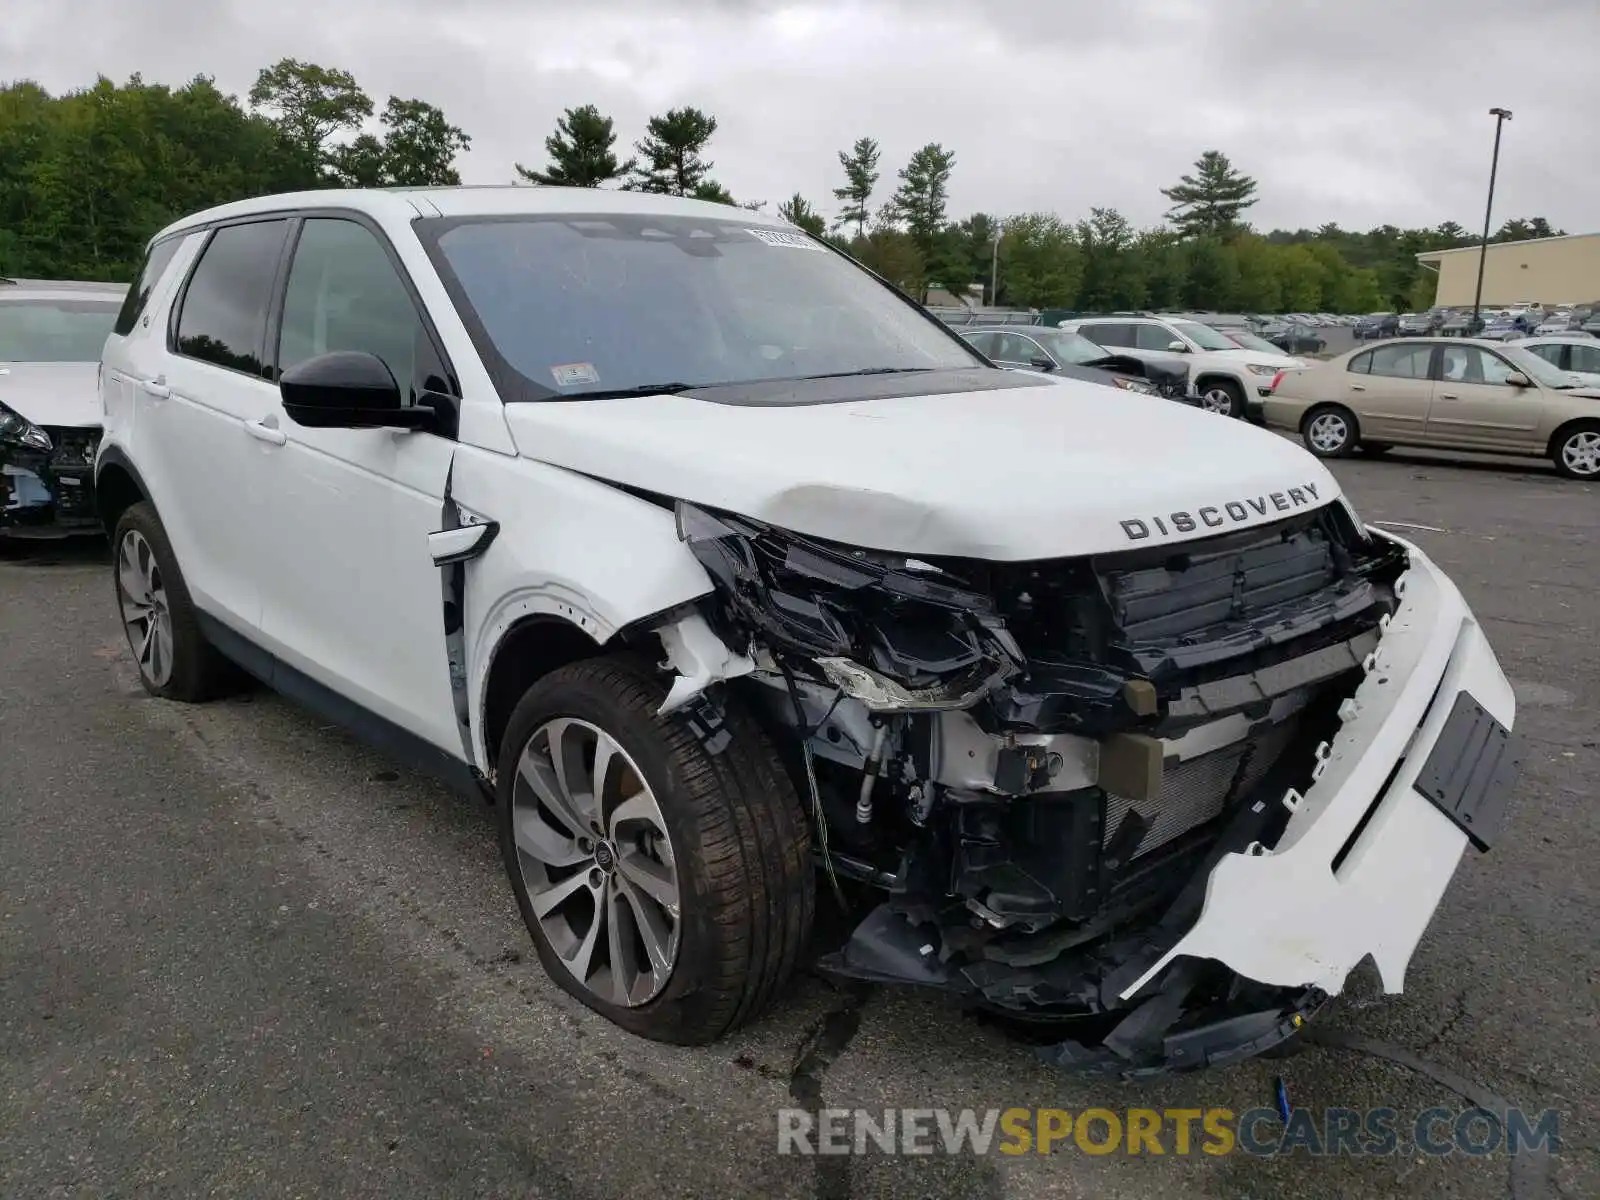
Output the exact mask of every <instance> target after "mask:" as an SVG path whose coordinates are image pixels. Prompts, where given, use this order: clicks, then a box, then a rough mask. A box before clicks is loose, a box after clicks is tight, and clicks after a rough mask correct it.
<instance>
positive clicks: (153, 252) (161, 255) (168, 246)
mask: <svg viewBox="0 0 1600 1200" xmlns="http://www.w3.org/2000/svg"><path fill="white" fill-rule="evenodd" d="M182 243H183V237H182V235H175V236H173V237H169V238H167V239H166V240H165V241H162V242H157V243H156V244H155V245H154V246H151V247H150V249H149V251H148V252H146V254H145V256H144V262H143V263H142V264H141V265H140V267H139V277H138V278H137V279H136V280H134V283H133V286H132V287H131V288H129V289H128V294H127V295H126V296H124V297H123V299H122V307H121V308H120V309H118V310H117V321H116V324H114V325H113V326H112V327H111V332H112V333H117V334H122V335H124V336H126V335H127V334H129V333H131V332H132V331H133V326H134V323H135V322H136V321H138V319H139V314H140V313H142V312H144V309H145V305H147V304H149V303H150V293H151V292H152V291H154V290H155V286H156V283H157V282H158V281H159V280H160V279H161V273H162V272H163V271H165V270H166V269H167V264H168V263H169V262H171V261H172V256H173V255H174V254H176V253H177V252H178V247H179V246H180V245H181V244H182Z"/></svg>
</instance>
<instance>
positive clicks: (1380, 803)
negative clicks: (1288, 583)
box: [1041, 530, 1522, 1078]
mask: <svg viewBox="0 0 1600 1200" xmlns="http://www.w3.org/2000/svg"><path fill="white" fill-rule="evenodd" d="M1372 534H1373V536H1374V537H1388V536H1389V535H1387V534H1383V533H1381V532H1379V531H1376V530H1374V531H1372ZM1391 540H1393V541H1396V542H1399V543H1400V544H1401V545H1402V546H1404V547H1405V549H1406V550H1407V552H1408V554H1409V556H1410V566H1409V568H1408V569H1407V571H1406V572H1405V574H1404V575H1403V576H1402V577H1401V578H1400V580H1399V581H1398V582H1397V584H1396V587H1395V591H1396V594H1397V597H1398V600H1399V604H1398V607H1397V609H1396V610H1395V612H1394V615H1393V616H1392V617H1391V618H1389V619H1388V620H1387V621H1385V622H1384V625H1383V633H1382V636H1381V638H1380V639H1379V642H1378V645H1377V648H1376V650H1374V651H1373V652H1372V653H1371V654H1370V655H1369V656H1368V657H1367V659H1366V660H1365V662H1364V663H1363V671H1364V678H1363V680H1362V682H1361V683H1360V685H1359V686H1358V688H1357V689H1356V691H1355V693H1354V694H1353V695H1352V696H1350V697H1349V698H1348V699H1347V700H1345V701H1344V702H1343V704H1342V706H1341V707H1340V710H1339V718H1340V725H1339V729H1338V732H1337V733H1336V734H1335V735H1334V736H1333V737H1332V739H1331V740H1330V741H1329V742H1326V743H1324V744H1322V745H1321V746H1319V747H1318V748H1317V763H1316V766H1315V767H1314V769H1313V771H1312V777H1313V782H1312V783H1311V785H1310V786H1309V787H1307V788H1306V790H1305V792H1304V793H1303V794H1301V793H1300V792H1297V791H1295V790H1293V789H1290V790H1288V791H1287V792H1286V793H1285V792H1281V791H1280V792H1279V793H1278V795H1277V796H1275V797H1266V798H1258V799H1257V801H1256V802H1255V803H1253V804H1251V805H1250V806H1248V807H1247V808H1246V810H1244V811H1242V812H1241V813H1240V814H1239V816H1238V818H1236V820H1235V822H1234V826H1233V827H1232V828H1230V829H1229V830H1228V831H1227V832H1226V833H1225V834H1224V835H1223V837H1222V839H1221V840H1220V841H1219V843H1218V845H1217V847H1216V850H1215V851H1214V852H1213V854H1212V855H1211V856H1210V857H1209V858H1208V859H1207V863H1206V866H1205V867H1203V868H1202V869H1201V870H1200V871H1199V872H1198V873H1197V874H1196V876H1195V877H1194V878H1193V879H1192V880H1191V881H1190V883H1189V884H1188V886H1186V887H1185V888H1184V889H1183V892H1182V893H1181V894H1180V895H1179V896H1178V898H1177V899H1176V900H1175V901H1174V903H1173V904H1172V905H1171V907H1170V909H1169V910H1168V912H1167V915H1166V916H1165V917H1164V918H1162V919H1161V920H1160V921H1158V922H1157V923H1156V924H1155V925H1154V927H1151V928H1147V929H1145V930H1143V931H1142V932H1141V934H1140V935H1139V936H1138V937H1137V938H1136V939H1130V940H1129V941H1122V942H1121V943H1120V944H1119V945H1118V946H1117V947H1116V948H1117V950H1118V951H1119V952H1121V953H1120V956H1119V957H1120V961H1118V962H1117V963H1116V965H1114V966H1112V967H1111V969H1110V970H1109V972H1108V974H1107V975H1106V976H1105V977H1104V978H1103V979H1102V980H1101V981H1100V991H1101V995H1102V996H1103V997H1104V999H1105V1001H1106V1007H1107V1008H1108V1009H1111V1010H1113V1011H1111V1012H1110V1013H1108V1016H1109V1017H1111V1018H1113V1019H1115V1021H1116V1023H1115V1025H1114V1026H1113V1027H1112V1028H1111V1030H1110V1032H1109V1033H1108V1034H1107V1033H1102V1034H1101V1035H1100V1036H1098V1037H1096V1038H1094V1039H1093V1042H1092V1043H1087V1042H1079V1041H1064V1042H1060V1043H1058V1044H1056V1045H1053V1046H1050V1047H1048V1048H1047V1049H1045V1050H1043V1051H1042V1052H1041V1054H1042V1057H1043V1058H1044V1059H1045V1060H1046V1061H1048V1062H1051V1063H1054V1064H1056V1065H1059V1066H1063V1067H1068V1068H1071V1069H1074V1070H1078V1071H1083V1072H1088V1073H1094V1074H1107V1075H1116V1076H1121V1077H1123V1078H1137V1077H1141V1076H1149V1075H1156V1074H1161V1073H1164V1072H1169V1071H1185V1070H1192V1069H1197V1068H1201V1067H1209V1066H1218V1065H1222V1064H1225V1063H1228V1062H1233V1061H1236V1060H1239V1059H1242V1058H1247V1057H1250V1056H1252V1055H1255V1054H1259V1053H1261V1052H1262V1051H1263V1050H1267V1049H1270V1048H1271V1047H1273V1046H1275V1045H1277V1044H1278V1043H1280V1042H1283V1041H1285V1040H1287V1039H1288V1038H1290V1037H1292V1036H1294V1035H1295V1034H1296V1033H1297V1032H1298V1031H1299V1030H1300V1029H1301V1028H1302V1027H1303V1026H1304V1024H1305V1023H1306V1021H1307V1020H1309V1019H1310V1018H1311V1016H1312V1015H1313V1014H1314V1013H1315V1012H1316V1011H1317V1010H1318V1009H1319V1008H1320V1007H1321V1006H1322V1005H1323V1004H1325V1003H1326V1001H1327V1000H1328V999H1329V998H1330V997H1332V996H1335V995H1337V994H1338V993H1339V992H1340V991H1341V990H1342V989H1343V987H1344V983H1345V979H1346V977H1347V976H1348V974H1349V973H1350V971H1351V970H1352V969H1353V968H1354V967H1356V966H1357V965H1358V964H1359V963H1361V962H1362V961H1363V960H1365V959H1367V958H1368V957H1370V958H1371V959H1372V960H1373V961H1374V963H1375V964H1376V966H1377V970H1378V973H1379V976H1380V978H1381V981H1382V984H1383V988H1384V990H1385V991H1386V992H1390V993H1398V992H1400V991H1401V990H1402V987H1403V984H1404V981H1405V972H1406V966H1407V964H1408V963H1409V961H1410V959H1411V956H1412V953H1413V952H1414V951H1415V949H1416V947H1417V943H1418V942H1419V940H1420V939H1421V937H1422V934H1423V931H1424V930H1425V929H1426V927H1427V925H1428V922H1429V920H1430V919H1431V918H1432V916H1433V913H1434V910H1435V909H1437V907H1438V905H1439V902H1440V900H1441V899H1442V897H1443V895H1444V892H1445V889H1446V888H1447V887H1448V885H1449V883H1450V880H1451V877H1452V876H1453V875H1454V873H1455V870H1456V868H1457V866H1458V865H1459V864H1460V861H1461V858H1462V855H1463V852H1464V851H1465V850H1466V847H1467V845H1468V843H1469V842H1471V843H1473V844H1474V845H1476V846H1477V847H1478V848H1479V849H1480V850H1487V849H1488V848H1489V847H1490V846H1491V845H1492V843H1493V841H1494V838H1495V835H1496V833H1497V832H1498V830H1499V829H1500V827H1501V824H1502V821H1503V815H1504V810H1505V805H1506V801H1507V799H1508V797H1509V795H1510V792H1511V791H1512V789H1513V788H1514V786H1515V783H1516V780H1517V776H1518V774H1519V772H1520V769H1521V762H1522V752H1521V749H1520V744H1519V742H1518V740H1517V739H1516V738H1515V737H1513V736H1512V735H1511V733H1510V727H1511V725H1512V721H1513V718H1514V716H1515V708H1516V705H1515V700H1514V697H1513V694H1512V690H1511V687H1510V685H1509V684H1508V683H1507V681H1506V678H1505V676H1504V674H1503V673H1502V672H1501V669H1500V667H1499V664H1498V663H1497V662H1496V660H1495V656H1494V653H1493V651H1492V650H1491V649H1490V648H1489V644H1488V642H1487V641H1486V640H1485V638H1484V636H1483V633H1482V631H1481V629H1480V628H1479V626H1478V622H1477V620H1476V619H1475V618H1474V617H1473V615H1472V612H1471V611H1470V609H1469V608H1468V607H1467V605H1466V603H1465V602H1464V601H1463V599H1462V597H1461V594H1460V592H1459V591H1458V590H1457V589H1456V587H1455V585H1454V584H1452V583H1451V582H1450V580H1449V579H1447V578H1446V577H1445V576H1444V575H1443V574H1442V573H1441V572H1440V571H1439V570H1438V568H1436V567H1435V566H1434V565H1433V563H1432V562H1430V561H1429V560H1428V559H1427V557H1426V556H1425V555H1423V554H1422V553H1421V551H1419V550H1418V549H1417V548H1416V547H1415V546H1412V545H1410V544H1409V543H1406V542H1403V541H1401V540H1400V539H1397V538H1391ZM1265 786H1268V787H1270V782H1267V783H1266V784H1265ZM1274 803H1281V804H1282V805H1283V806H1284V808H1286V809H1287V810H1288V813H1289V815H1288V820H1287V824H1286V825H1285V826H1284V829H1283V832H1282V834H1281V836H1280V837H1278V839H1277V840H1276V843H1275V844H1274V845H1272V846H1271V847H1270V848H1269V847H1266V846H1263V845H1262V844H1261V843H1260V842H1259V841H1254V840H1250V839H1251V837H1252V834H1251V827H1252V821H1254V822H1255V823H1256V824H1257V825H1261V824H1264V822H1263V821H1262V819H1261V818H1262V816H1263V812H1264V810H1266V809H1267V808H1268V807H1269V806H1270V805H1271V804H1274ZM1219 977H1220V979H1221V980H1222V982H1221V984H1220V986H1219Z"/></svg>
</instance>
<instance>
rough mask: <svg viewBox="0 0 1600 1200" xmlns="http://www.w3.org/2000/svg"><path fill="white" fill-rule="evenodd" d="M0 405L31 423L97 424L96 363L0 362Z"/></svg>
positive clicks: (99, 417)
mask: <svg viewBox="0 0 1600 1200" xmlns="http://www.w3.org/2000/svg"><path fill="white" fill-rule="evenodd" d="M0 404H4V405H5V406H6V407H7V408H9V409H10V410H11V411H12V412H14V413H16V414H17V415H18V416H21V417H26V418H27V419H28V420H30V421H32V422H33V423H34V424H35V425H66V426H75V427H78V428H82V427H84V426H98V425H100V424H101V423H102V422H103V421H104V420H105V414H104V412H103V411H102V410H101V408H100V386H99V364H98V363H92V362H86V363H78V362H63V363H28V362H0Z"/></svg>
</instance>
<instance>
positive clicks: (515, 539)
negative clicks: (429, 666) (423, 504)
mask: <svg viewBox="0 0 1600 1200" xmlns="http://www.w3.org/2000/svg"><path fill="white" fill-rule="evenodd" d="M451 495H452V498H453V499H454V500H455V502H456V503H457V504H459V505H461V506H462V507H464V508H466V509H468V510H470V511H471V512H473V513H476V514H478V515H480V516H482V517H485V518H487V519H489V520H493V521H497V522H498V523H499V525H500V532H499V534H498V536H496V538H495V540H494V543H493V545H492V546H491V547H490V548H489V550H488V551H487V552H486V553H484V554H483V556H482V557H480V558H477V559H474V560H472V562H471V563H469V564H468V566H467V577H466V587H465V592H464V595H463V613H462V620H463V633H464V637H465V647H466V654H467V688H468V693H467V694H468V695H469V696H470V697H471V698H472V704H471V714H470V720H471V729H472V742H473V753H474V756H475V757H476V759H477V763H478V766H479V768H480V769H482V770H485V771H487V770H488V769H489V768H490V767H491V766H492V765H493V764H492V763H489V762H488V761H487V752H486V749H485V741H484V730H483V715H484V695H485V686H486V683H487V680H488V677H489V669H490V667H491V665H492V664H493V662H494V658H495V652H496V650H497V648H498V647H499V646H500V644H501V642H502V641H503V640H504V639H505V637H506V635H507V634H508V633H509V632H510V631H511V630H512V629H513V628H514V627H515V626H516V625H517V624H519V623H520V622H522V621H524V620H526V619H528V618H530V617H556V618H559V619H561V620H563V621H566V622H567V623H569V624H570V625H572V626H574V627H576V628H578V629H581V630H582V631H583V632H584V633H586V634H588V635H589V636H590V637H592V638H593V639H594V641H595V644H596V645H597V646H600V645H604V644H605V643H606V642H608V641H610V640H611V638H612V637H613V636H614V635H615V634H616V633H617V631H618V630H620V629H622V628H624V627H625V626H627V625H630V624H633V623H634V622H636V621H639V620H641V619H643V618H646V617H649V616H652V615H654V614H656V613H659V612H664V611H665V610H667V609H671V608H675V607H677V606H678V605H681V604H684V603H687V602H688V601H691V600H694V599H696V598H697V597H699V596H704V595H706V594H707V593H709V592H710V591H711V588H712V584H711V578H710V576H708V575H707V574H706V572H705V569H704V568H703V567H702V566H701V565H700V563H699V561H698V560H697V559H696V558H695V556H694V554H693V552H692V551H690V549H689V548H688V547H687V546H686V545H685V544H684V543H683V542H682V541H681V540H680V539H679V537H678V530H677V521H676V518H675V516H674V514H673V512H672V510H671V509H669V508H664V507H662V506H661V505H659V504H655V503H652V502H651V501H649V500H646V499H643V498H641V497H639V496H636V495H633V494H631V493H629V492H625V491H623V490H622V489H620V488H617V487H613V486H611V485H610V484H607V483H604V482H602V481H600V480H597V479H593V478H590V477H589V476H587V475H581V474H578V473H577V472H574V471H568V470H565V469H563V468H561V467H554V466H550V465H549V464H546V463H540V462H535V461H534V460H532V459H527V458H515V457H512V456H510V455H504V454H497V453H494V452H492V451H487V450H482V449H479V448H476V447H469V446H463V447H461V449H460V450H459V452H458V453H457V455H456V460H455V468H454V475H453V479H452V485H451Z"/></svg>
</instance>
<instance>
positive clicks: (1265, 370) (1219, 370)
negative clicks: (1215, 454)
mask: <svg viewBox="0 0 1600 1200" xmlns="http://www.w3.org/2000/svg"><path fill="white" fill-rule="evenodd" d="M1061 328H1062V329H1067V330H1071V331H1072V332H1074V333H1081V334H1083V335H1084V337H1086V338H1088V339H1089V340H1090V341H1091V342H1097V343H1098V344H1100V345H1102V346H1111V347H1115V348H1116V349H1117V350H1119V351H1122V352H1123V353H1126V354H1131V355H1133V356H1134V357H1136V358H1145V359H1150V360H1153V361H1155V360H1161V359H1169V358H1170V357H1171V356H1172V355H1174V354H1184V355H1189V356H1190V359H1189V361H1190V363H1191V365H1190V368H1189V379H1190V387H1191V390H1192V391H1193V392H1195V393H1196V394H1197V395H1199V397H1200V403H1201V407H1203V408H1204V409H1205V410H1206V411H1207V412H1213V413H1220V414H1223V415H1225V416H1230V417H1244V416H1252V417H1255V416H1258V415H1259V412H1260V407H1261V403H1262V401H1263V400H1264V399H1265V398H1266V397H1267V396H1269V395H1271V394H1272V386H1273V381H1274V379H1276V378H1277V376H1278V374H1279V373H1280V372H1282V371H1292V370H1298V369H1300V368H1301V367H1304V366H1305V365H1306V362H1305V360H1304V359H1300V358H1294V357H1292V356H1290V355H1288V354H1282V353H1270V354H1269V353H1267V352H1266V351H1264V350H1253V349H1249V348H1247V347H1244V346H1241V345H1239V343H1238V342H1236V341H1234V340H1233V339H1232V338H1231V337H1229V336H1228V335H1227V334H1225V333H1222V332H1220V331H1218V330H1216V329H1213V328H1212V327H1211V326H1210V325H1207V324H1205V323H1204V322H1202V321H1200V320H1198V319H1195V318H1190V317H1178V316H1168V317H1080V318H1078V319H1076V320H1069V321H1062V322H1061Z"/></svg>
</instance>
